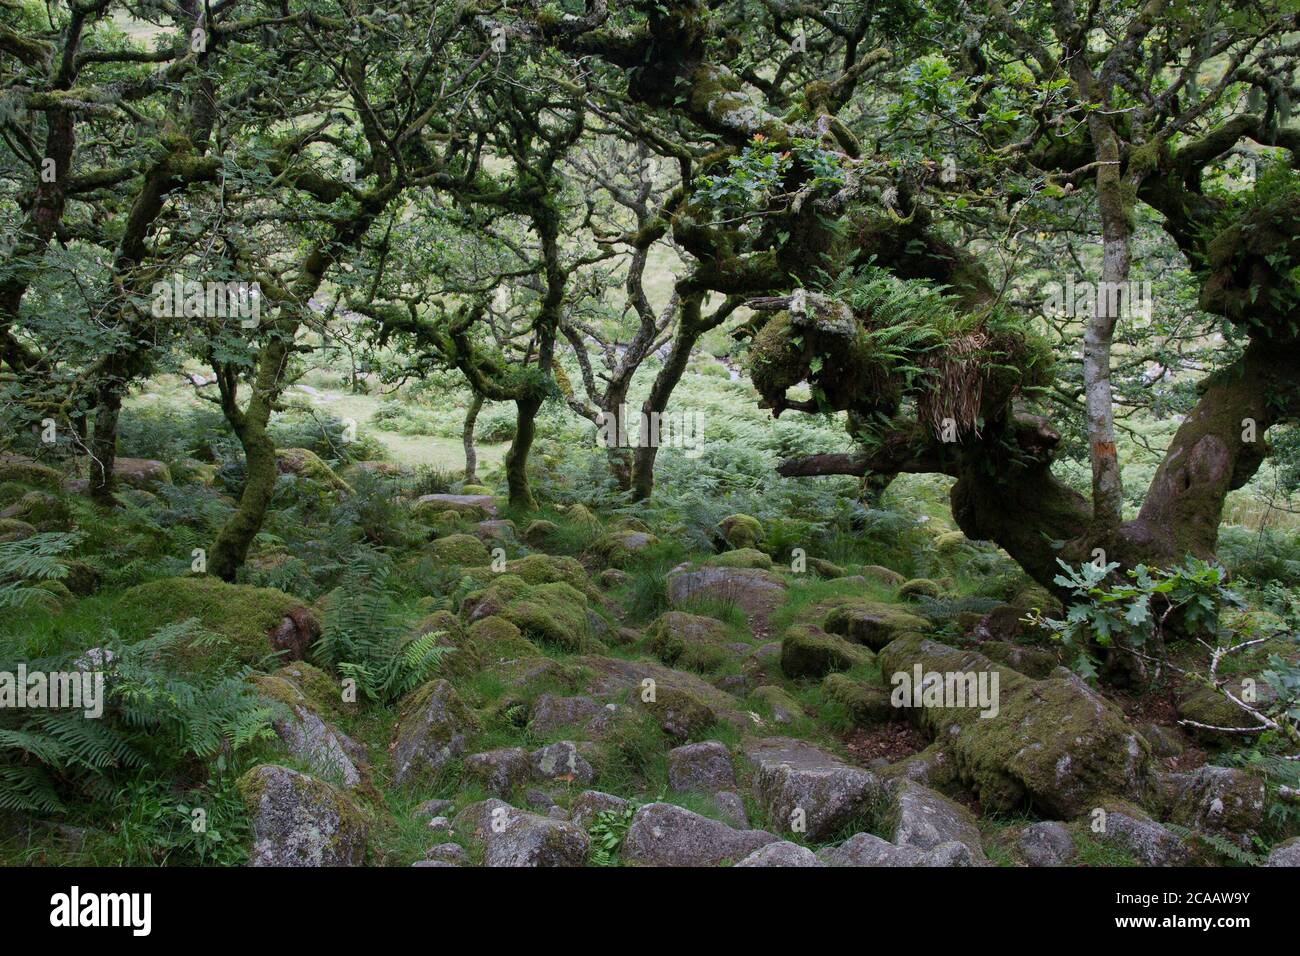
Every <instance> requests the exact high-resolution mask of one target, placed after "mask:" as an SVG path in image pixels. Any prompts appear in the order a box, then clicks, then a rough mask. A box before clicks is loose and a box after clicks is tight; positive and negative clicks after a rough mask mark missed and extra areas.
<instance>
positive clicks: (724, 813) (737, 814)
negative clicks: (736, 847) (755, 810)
mask: <svg viewBox="0 0 1300 956" xmlns="http://www.w3.org/2000/svg"><path fill="white" fill-rule="evenodd" d="M713 808H714V809H715V810H717V811H718V813H719V815H720V816H721V817H722V820H723V822H724V823H726V824H728V825H729V826H733V827H735V828H736V829H737V830H748V829H749V811H748V810H747V809H746V808H745V798H744V797H742V796H741V795H740V794H738V793H736V791H734V790H720V791H718V792H717V793H715V794H714V795H713Z"/></svg>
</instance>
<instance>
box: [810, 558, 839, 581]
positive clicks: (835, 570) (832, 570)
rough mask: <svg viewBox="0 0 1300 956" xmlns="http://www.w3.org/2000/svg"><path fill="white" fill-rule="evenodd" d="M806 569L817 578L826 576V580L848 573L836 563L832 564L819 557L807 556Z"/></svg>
mask: <svg viewBox="0 0 1300 956" xmlns="http://www.w3.org/2000/svg"><path fill="white" fill-rule="evenodd" d="M808 570H809V571H811V572H812V573H813V574H815V575H817V576H818V577H819V578H826V579H828V580H830V579H834V578H842V577H844V576H845V575H846V574H848V572H847V571H845V570H844V569H843V568H842V567H840V566H839V565H838V564H832V563H831V562H829V561H825V560H823V559H821V558H809V559H808Z"/></svg>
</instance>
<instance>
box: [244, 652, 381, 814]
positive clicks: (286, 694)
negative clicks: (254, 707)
mask: <svg viewBox="0 0 1300 956" xmlns="http://www.w3.org/2000/svg"><path fill="white" fill-rule="evenodd" d="M253 683H254V684H255V685H256V686H257V689H258V691H259V693H260V694H261V696H262V697H264V698H265V699H267V700H269V701H273V702H274V703H276V704H279V705H280V707H278V708H277V712H276V714H275V716H274V717H273V718H272V721H271V723H272V727H273V728H274V730H275V734H276V736H277V737H278V738H279V739H280V743H281V744H282V745H283V747H284V749H285V750H286V751H287V752H288V753H289V755H290V756H292V757H294V758H295V759H296V760H298V761H299V762H301V763H302V764H303V765H304V766H306V767H307V768H309V769H310V770H311V772H312V773H313V774H315V775H316V776H318V777H321V778H322V779H324V780H328V781H329V782H331V783H335V784H338V785H340V786H343V787H346V788H348V789H352V788H355V787H360V786H362V785H363V784H366V785H367V789H369V784H368V780H367V774H368V771H369V764H370V760H369V756H368V754H367V753H366V748H365V747H364V746H362V745H361V744H359V743H357V742H356V741H355V740H353V739H352V738H351V737H349V736H348V735H347V734H345V733H343V732H342V731H341V730H339V729H338V728H337V727H335V726H334V725H333V724H331V723H329V722H328V721H326V720H324V719H323V718H322V717H321V715H320V714H319V713H318V712H317V710H316V709H315V708H314V707H313V706H312V705H311V701H310V700H309V699H308V697H307V695H306V693H304V691H303V690H302V689H301V688H300V687H299V686H298V684H297V682H296V681H295V680H294V679H293V678H291V677H290V676H288V675H287V674H284V673H276V674H259V675H257V676H256V677H254V678H253Z"/></svg>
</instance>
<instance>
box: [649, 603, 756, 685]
mask: <svg viewBox="0 0 1300 956" xmlns="http://www.w3.org/2000/svg"><path fill="white" fill-rule="evenodd" d="M730 638H731V635H730V632H729V631H728V629H727V626H726V625H725V624H723V623H722V622H721V621H718V620H716V619H714V618H711V617H700V616H699V615H697V614H686V613H683V612H681V611H669V612H668V613H666V614H661V615H660V616H659V617H658V618H657V619H656V620H655V621H654V623H653V624H651V625H650V627H648V628H647V629H646V636H645V643H646V646H647V647H648V648H649V649H650V651H651V653H653V654H654V655H655V657H657V658H659V660H661V661H663V662H664V663H665V664H668V665H670V666H673V667H689V668H691V669H692V670H697V671H703V672H705V673H708V672H711V671H714V670H717V669H718V668H719V667H721V666H722V665H723V664H725V663H727V662H728V661H729V660H732V659H734V658H735V656H736V652H735V651H734V650H732V649H731V648H729V647H727V644H729V643H733V641H731V640H730Z"/></svg>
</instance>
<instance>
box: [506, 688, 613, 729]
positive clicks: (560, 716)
mask: <svg viewBox="0 0 1300 956" xmlns="http://www.w3.org/2000/svg"><path fill="white" fill-rule="evenodd" d="M617 712H618V708H617V707H616V706H615V705H614V704H602V703H601V702H600V701H598V700H593V699H592V698H590V697H586V696H583V695H581V694H580V695H576V696H573V697H564V696H560V695H557V694H542V695H541V696H540V697H538V698H537V700H535V701H533V706H532V710H531V711H530V715H529V720H528V731H529V733H530V734H532V735H533V736H534V737H542V738H545V737H549V736H550V735H552V734H554V733H556V732H557V731H568V730H573V729H581V730H582V731H583V732H585V733H586V735H587V736H589V737H599V736H600V734H601V733H602V732H603V731H604V730H605V729H606V728H607V727H608V726H609V722H610V721H611V720H612V719H613V718H614V715H615V714H616V713H617Z"/></svg>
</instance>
